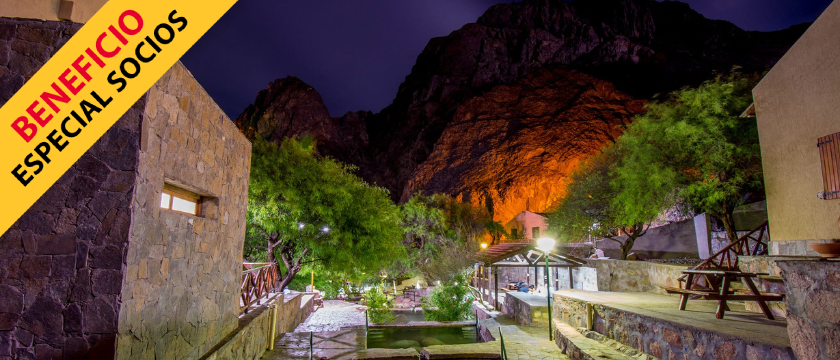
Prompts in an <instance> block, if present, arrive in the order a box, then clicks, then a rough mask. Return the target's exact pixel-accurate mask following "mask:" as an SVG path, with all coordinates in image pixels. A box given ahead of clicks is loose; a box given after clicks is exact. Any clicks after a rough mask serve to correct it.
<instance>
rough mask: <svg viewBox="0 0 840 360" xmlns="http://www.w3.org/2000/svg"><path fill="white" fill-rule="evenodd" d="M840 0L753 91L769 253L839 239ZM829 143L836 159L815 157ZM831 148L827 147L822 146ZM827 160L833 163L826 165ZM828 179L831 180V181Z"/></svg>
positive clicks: (806, 251)
mask: <svg viewBox="0 0 840 360" xmlns="http://www.w3.org/2000/svg"><path fill="white" fill-rule="evenodd" d="M838 84H840V3H838V2H836V1H835V2H834V3H832V4H831V5H830V6H829V7H828V9H826V11H825V12H824V13H823V14H822V15H821V16H820V17H819V18H818V19H817V21H816V22H814V24H813V25H812V26H811V27H810V28H809V29H808V31H807V32H805V34H804V35H802V38H800V39H799V41H797V42H796V44H794V45H793V47H791V49H790V51H788V53H787V54H785V56H784V57H782V59H781V60H779V62H778V64H776V66H774V67H773V69H772V70H770V72H769V73H768V74H767V76H765V77H764V79H762V80H761V82H760V83H759V84H758V86H756V87H755V89H754V90H753V96H754V99H755V112H756V117H757V119H758V132H759V138H760V139H761V157H762V162H763V167H764V181H765V186H766V193H767V213H768V217H769V220H770V234H771V238H772V240H773V241H772V243H771V247H770V253H771V254H772V255H817V254H816V253H815V252H813V250H811V249H810V248H809V247H808V246H807V245H808V243H813V242H824V241H827V240H831V239H837V238H840V230H838V227H837V226H838V222H837V217H838V216H840V194H837V193H834V194H830V195H829V196H827V197H826V196H822V197H824V198H827V200H824V199H821V198H820V194H821V193H822V194H823V195H824V194H825V193H831V192H832V191H840V154H837V153H836V152H838V150H840V138H837V140H835V141H834V142H833V143H823V144H821V145H820V146H818V143H819V142H820V139H821V138H823V137H825V136H828V135H832V134H837V133H840V121H838V119H837V104H838V103H840V86H838ZM821 148H822V149H823V151H822V152H826V150H829V149H832V148H833V149H834V153H835V154H834V156H835V157H834V159H833V160H831V159H828V157H826V156H824V155H823V156H821ZM828 153H831V151H828ZM832 164H833V166H832ZM832 185H833V186H832Z"/></svg>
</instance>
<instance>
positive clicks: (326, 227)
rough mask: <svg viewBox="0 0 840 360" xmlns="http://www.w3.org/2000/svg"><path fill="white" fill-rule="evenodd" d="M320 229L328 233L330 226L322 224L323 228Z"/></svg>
mask: <svg viewBox="0 0 840 360" xmlns="http://www.w3.org/2000/svg"><path fill="white" fill-rule="evenodd" d="M321 231H322V232H324V233H328V232H330V227H329V226H324V228H323V229H321Z"/></svg>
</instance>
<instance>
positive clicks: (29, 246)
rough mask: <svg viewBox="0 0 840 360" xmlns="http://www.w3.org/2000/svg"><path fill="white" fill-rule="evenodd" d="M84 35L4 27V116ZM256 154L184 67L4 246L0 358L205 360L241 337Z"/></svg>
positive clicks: (0, 245)
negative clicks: (169, 191)
mask: <svg viewBox="0 0 840 360" xmlns="http://www.w3.org/2000/svg"><path fill="white" fill-rule="evenodd" d="M80 26H81V25H78V24H72V23H67V22H53V21H34V20H18V19H8V18H0V106H2V105H3V104H5V102H6V101H8V99H9V98H11V96H12V95H13V94H14V93H15V92H16V91H17V90H18V89H19V88H20V87H22V86H23V84H24V82H25V81H26V80H27V79H29V78H30V77H31V76H32V75H34V74H35V72H37V70H38V69H39V68H40V67H41V66H42V65H43V64H44V63H45V62H46V61H47V60H49V58H50V56H52V54H54V53H55V52H56V51H57V50H58V49H59V48H60V47H61V46H62V45H63V44H64V43H65V42H66V41H67V40H68V39H69V38H70V37H71V36H72V35H73V34H74V33H75V32H76V31H77V30H78V29H79V27H80ZM250 154H251V145H250V143H249V142H248V140H247V139H245V137H244V136H243V135H242V134H240V132H239V131H238V130H237V129H236V127H235V126H234V125H233V123H232V122H231V121H230V119H229V118H228V117H227V116H226V115H225V114H224V113H223V112H222V111H221V110H220V109H219V107H218V106H217V105H216V104H215V102H213V100H212V99H211V98H210V96H209V95H208V94H207V93H206V92H205V91H204V89H203V88H201V86H200V85H199V84H198V83H197V82H196V80H195V79H194V78H193V77H192V75H191V74H190V73H189V71H187V69H186V68H185V67H184V66H183V65H181V64H180V63H178V64H176V65H175V66H174V67H173V68H172V69H170V71H169V72H167V73H166V74H165V75H164V76H163V77H162V78H161V79H160V80H159V81H158V82H157V83H156V84H155V85H154V86H153V87H152V89H150V90H149V92H148V93H146V95H144V96H143V97H142V98H141V99H140V100H139V101H138V102H137V103H136V104H135V105H134V106H133V107H132V108H131V109H130V110H129V111H128V112H127V113H126V114H125V115H124V116H123V117H122V118H121V119H120V120H119V121H117V123H116V124H115V125H114V126H113V127H112V128H111V129H110V130H109V131H108V132H107V133H106V134H105V135H104V136H103V137H102V138H101V139H100V140H99V141H98V142H96V144H94V146H93V147H91V148H90V149H89V150H88V151H87V152H86V153H85V155H84V156H82V158H81V159H79V161H78V162H76V164H74V165H73V167H72V168H71V169H70V170H69V171H68V172H67V173H66V174H65V175H64V176H63V177H62V178H61V179H60V180H59V181H58V182H57V183H56V184H55V185H53V186H52V188H50V190H49V191H47V193H46V194H44V196H42V197H41V199H40V200H39V201H38V202H37V203H36V204H35V205H33V206H32V208H30V210H29V211H27V212H26V213H25V214H24V215H23V216H22V217H21V218H20V220H18V221H17V223H15V224H14V225H13V226H12V227H11V229H10V230H9V231H7V232H6V233H5V234H3V236H2V237H0V359H10V358H15V359H17V358H23V359H27V358H39V359H40V358H44V359H62V358H63V359H77V358H82V357H84V356H88V357H90V358H97V359H100V358H114V357H118V358H173V359H174V358H178V359H197V358H199V357H201V356H202V355H204V354H205V353H206V352H207V351H208V350H209V349H211V348H212V347H213V346H215V345H216V344H217V343H218V342H219V341H220V340H221V339H223V338H224V337H225V336H226V335H228V334H229V333H230V332H231V331H234V329H235V328H236V327H237V315H238V301H237V300H238V295H239V284H238V281H239V277H240V276H241V266H242V265H241V262H242V242H243V239H244V231H245V208H246V205H247V192H248V177H249V172H250ZM164 183H167V184H170V185H175V186H178V187H180V188H183V189H186V190H189V191H191V192H194V193H196V194H199V195H201V197H202V201H201V202H202V212H201V216H192V215H187V214H181V213H175V212H171V211H167V210H163V209H161V208H160V200H161V192H162V190H163V185H164Z"/></svg>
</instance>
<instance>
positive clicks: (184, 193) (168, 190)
mask: <svg viewBox="0 0 840 360" xmlns="http://www.w3.org/2000/svg"><path fill="white" fill-rule="evenodd" d="M163 194H167V195H169V204H168V207H163V206H160V205H161V202H162V201H163V199H162V198H163ZM160 196H161V201H159V202H158V207H160V208H161V209H162V210H166V211H171V212H174V213H178V214H184V215H190V216H196V217H200V216H201V200H202V197H201V195H199V194H196V193H194V192H192V191H189V190H184V189H182V188H179V187H177V186H174V185H170V184H168V183H164V184H163V190H162V191H161V195H160ZM176 197H177V198H180V199H183V200H187V201H190V202H194V203H195V214H193V213H188V212H185V211H180V210H175V209H173V208H172V202H173V201H174V199H175V198H176Z"/></svg>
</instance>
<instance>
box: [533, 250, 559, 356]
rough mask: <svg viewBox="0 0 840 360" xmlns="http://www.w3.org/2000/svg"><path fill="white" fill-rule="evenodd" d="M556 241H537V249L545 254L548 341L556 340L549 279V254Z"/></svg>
mask: <svg viewBox="0 0 840 360" xmlns="http://www.w3.org/2000/svg"><path fill="white" fill-rule="evenodd" d="M554 244H555V241H554V239H552V238H550V237H541V238H539V239H537V249H539V250H541V251H542V252H544V253H545V277H544V279H545V295H546V298H547V299H548V339H549V340H554V333H553V332H552V331H551V322H552V319H551V285H550V283H549V277H548V254H549V253H550V252H551V250H554Z"/></svg>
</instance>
